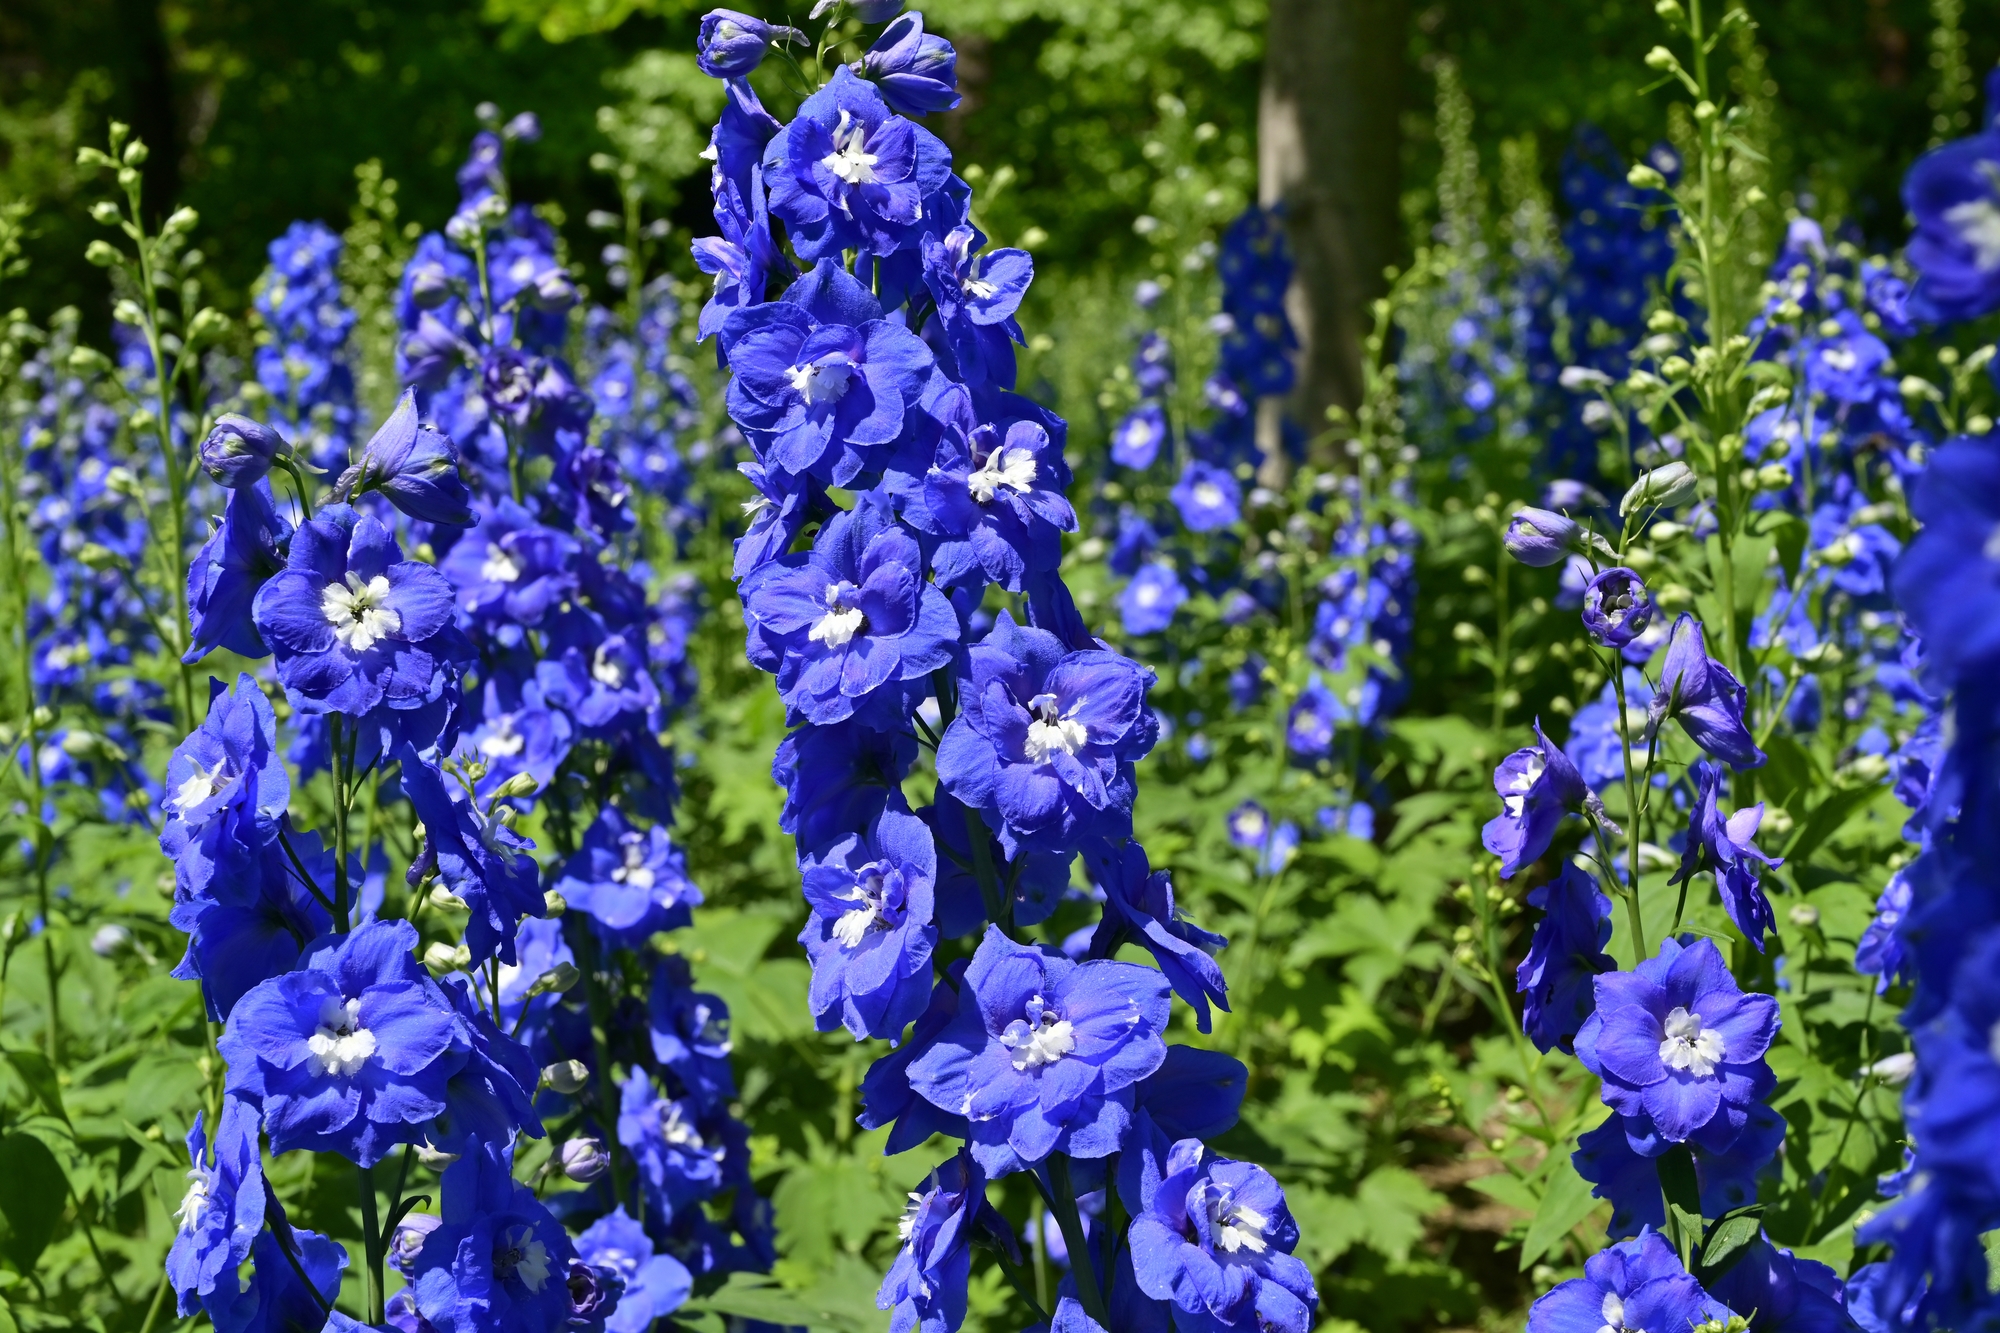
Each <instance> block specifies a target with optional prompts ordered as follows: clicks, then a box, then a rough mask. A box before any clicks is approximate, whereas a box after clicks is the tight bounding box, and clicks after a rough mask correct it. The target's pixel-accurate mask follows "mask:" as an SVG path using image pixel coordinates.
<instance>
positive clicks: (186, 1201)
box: [174, 1162, 215, 1231]
mask: <svg viewBox="0 0 2000 1333" xmlns="http://www.w3.org/2000/svg"><path fill="white" fill-rule="evenodd" d="M187 1178H188V1187H187V1193H186V1194H183V1195H182V1196H181V1206H180V1207H179V1208H176V1209H175V1210H174V1220H175V1221H177V1222H179V1223H180V1224H181V1230H182V1231H193V1230H194V1229H195V1228H196V1227H198V1226H200V1225H201V1219H202V1217H203V1216H204V1215H205V1214H206V1213H207V1212H208V1210H209V1209H210V1208H212V1207H213V1206H214V1200H213V1199H212V1198H211V1197H210V1196H211V1195H213V1194H214V1192H215V1172H213V1171H211V1170H209V1169H208V1168H207V1167H205V1166H203V1165H201V1163H199V1162H197V1163H195V1166H194V1169H193V1170H192V1171H190V1172H188V1173H187Z"/></svg>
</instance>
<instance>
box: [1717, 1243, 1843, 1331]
mask: <svg viewBox="0 0 2000 1333" xmlns="http://www.w3.org/2000/svg"><path fill="white" fill-rule="evenodd" d="M1709 1285H1710V1287H1711V1288H1712V1291H1713V1295H1714V1298H1715V1299H1716V1300H1718V1301H1722V1302H1724V1303H1726V1304H1727V1305H1728V1306H1729V1308H1730V1309H1732V1310H1753V1311H1755V1312H1756V1324H1757V1328H1758V1329H1759V1333H1763V1330H1769V1333H1855V1328H1856V1325H1855V1321H1854V1319H1853V1317H1852V1316H1851V1315H1849V1313H1848V1310H1847V1302H1846V1290H1845V1284H1844V1283H1843V1282H1841V1280H1840V1275H1839V1274H1838V1273H1836V1272H1834V1270H1833V1269H1831V1268H1829V1267H1827V1266H1826V1265H1825V1264H1823V1263H1820V1262H1819V1261H1818V1260H1816V1259H1801V1258H1799V1257H1798V1256H1796V1255H1794V1254H1793V1253H1792V1252H1791V1251H1790V1250H1787V1249H1785V1248H1784V1247H1783V1246H1781V1245H1773V1244H1772V1243H1771V1239H1770V1237H1769V1236H1767V1235H1759V1236H1758V1237H1757V1239H1755V1240H1753V1241H1751V1242H1750V1244H1749V1245H1748V1246H1747V1247H1746V1248H1745V1250H1744V1252H1743V1254H1742V1256H1741V1257H1740V1258H1738V1259H1737V1260H1736V1261H1735V1262H1733V1263H1731V1264H1730V1265H1729V1266H1728V1268H1726V1269H1724V1270H1723V1272H1722V1273H1721V1274H1720V1275H1718V1276H1716V1277H1714V1278H1712V1279H1710V1282H1709Z"/></svg>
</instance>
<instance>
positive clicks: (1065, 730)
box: [1027, 694, 1090, 764]
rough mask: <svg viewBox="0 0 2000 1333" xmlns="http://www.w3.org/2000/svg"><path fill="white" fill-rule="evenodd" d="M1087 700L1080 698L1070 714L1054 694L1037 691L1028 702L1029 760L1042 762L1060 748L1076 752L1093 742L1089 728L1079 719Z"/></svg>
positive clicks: (1035, 762) (1069, 752) (1072, 706)
mask: <svg viewBox="0 0 2000 1333" xmlns="http://www.w3.org/2000/svg"><path fill="white" fill-rule="evenodd" d="M1084 703H1085V701H1084V700H1082V699H1078V700H1077V701H1076V702H1075V703H1074V704H1071V705H1070V709H1069V711H1068V712H1067V713H1064V712H1062V711H1060V710H1061V708H1062V705H1061V704H1060V703H1058V702H1057V701H1056V697H1055V696H1054V695H1053V694H1038V695H1036V696H1035V697H1034V698H1032V699H1030V700H1029V701H1028V713H1029V715H1030V718H1031V720H1030V721H1029V723H1028V743H1027V751H1028V762H1029V763H1034V764H1039V763H1043V762H1044V761H1046V760H1047V759H1048V758H1049V757H1050V756H1051V755H1053V754H1055V753H1056V752H1057V751H1058V750H1060V751H1061V752H1062V753H1064V754H1070V755H1073V754H1075V753H1076V752H1077V751H1078V750H1081V749H1082V748H1083V747H1084V746H1086V745H1088V744H1090V729H1089V728H1088V727H1086V726H1084V724H1083V723H1081V722H1079V721H1077V720H1076V713H1077V710H1078V709H1079V708H1082V707H1083V705H1084Z"/></svg>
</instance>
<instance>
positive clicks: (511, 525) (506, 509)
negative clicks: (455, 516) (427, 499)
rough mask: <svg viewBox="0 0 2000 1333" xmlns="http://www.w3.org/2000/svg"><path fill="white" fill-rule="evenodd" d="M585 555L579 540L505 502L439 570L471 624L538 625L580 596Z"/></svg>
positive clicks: (460, 543) (458, 545)
mask: <svg viewBox="0 0 2000 1333" xmlns="http://www.w3.org/2000/svg"><path fill="white" fill-rule="evenodd" d="M582 550H583V548H582V546H581V544H580V543H579V542H578V541H577V540H576V538H574V537H572V536H570V535H569V534H568V533H565V532H559V531H557V530H556V529H554V528H548V527H543V526H542V525H541V524H539V523H536V522H535V521H534V518H533V516H532V515H530V514H529V513H528V511H527V510H526V509H525V508H523V507H522V506H520V505H517V504H515V503H514V502H513V501H512V500H508V499H503V500H501V501H500V503H499V504H497V505H495V506H493V508H492V509H491V511H490V512H488V513H487V514H486V515H485V517H483V518H482V519H481V520H480V522H479V524H478V526H476V527H474V528H473V529H472V530H471V531H470V532H468V533H466V534H465V536H464V537H462V538H460V539H459V540H458V541H457V542H456V543H455V544H453V546H452V548H451V550H450V552H449V553H447V554H446V556H445V558H444V560H443V561H442V562H441V563H440V565H439V568H440V569H441V570H442V571H443V572H444V576H445V577H446V578H448V579H450V580H451V583H452V587H453V588H454V589H456V591H457V594H458V608H459V610H460V612H461V613H462V614H463V615H464V616H465V617H466V619H468V620H488V621H502V622H506V623H509V624H513V625H519V626H524V627H528V626H536V625H539V624H541V623H542V619H543V617H544V616H546V615H547V614H548V613H549V612H550V611H551V610H553V609H555V608H557V607H560V606H561V605H562V604H563V603H564V602H566V601H567V600H569V599H570V598H571V597H572V596H574V595H575V593H576V590H577V570H576V563H577V560H578V557H579V556H580V555H581V554H582Z"/></svg>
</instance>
